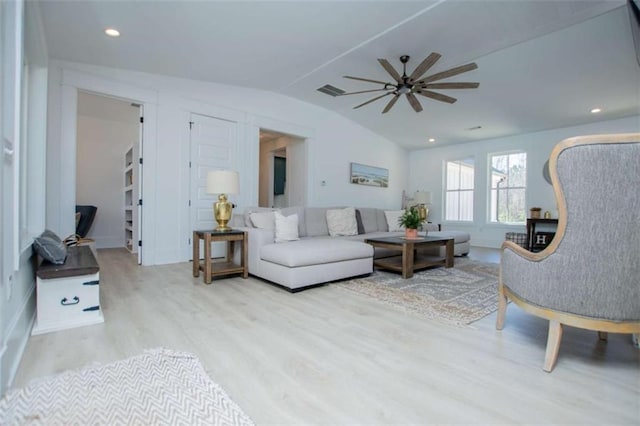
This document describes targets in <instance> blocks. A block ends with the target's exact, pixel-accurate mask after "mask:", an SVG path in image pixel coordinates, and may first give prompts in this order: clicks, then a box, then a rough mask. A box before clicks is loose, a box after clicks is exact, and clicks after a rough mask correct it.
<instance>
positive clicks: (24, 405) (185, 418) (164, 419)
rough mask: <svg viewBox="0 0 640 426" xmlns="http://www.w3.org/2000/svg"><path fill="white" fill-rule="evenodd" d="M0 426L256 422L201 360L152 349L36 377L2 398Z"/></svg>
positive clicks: (183, 353)
mask: <svg viewBox="0 0 640 426" xmlns="http://www.w3.org/2000/svg"><path fill="white" fill-rule="evenodd" d="M0 424H3V425H14V424H16V425H18V424H19V425H22V424H43V425H85V424H100V425H205V424H206V425H253V422H252V421H251V419H250V418H249V417H248V416H247V415H246V414H244V413H243V412H242V410H241V409H240V407H238V405H236V404H235V403H234V402H233V401H232V400H231V399H230V398H229V396H228V395H227V394H226V392H225V391H224V390H223V389H222V388H221V387H220V386H219V385H217V384H216V383H214V382H213V381H212V380H211V379H210V378H209V376H208V375H207V373H206V372H205V371H204V368H203V367H202V365H201V364H200V361H199V360H198V358H197V357H196V356H195V355H193V354H189V353H185V352H176V351H171V350H167V349H153V350H148V351H145V352H144V353H143V354H142V355H138V356H135V357H132V358H128V359H125V360H123V361H118V362H114V363H111V364H107V365H98V366H91V367H86V368H83V369H80V370H74V371H67V372H65V373H62V374H60V375H58V376H55V377H51V378H45V379H38V380H34V381H32V382H31V383H30V384H29V385H27V386H26V387H25V388H23V389H19V390H14V391H11V392H9V393H8V394H7V395H6V396H5V397H4V398H3V399H2V400H0Z"/></svg>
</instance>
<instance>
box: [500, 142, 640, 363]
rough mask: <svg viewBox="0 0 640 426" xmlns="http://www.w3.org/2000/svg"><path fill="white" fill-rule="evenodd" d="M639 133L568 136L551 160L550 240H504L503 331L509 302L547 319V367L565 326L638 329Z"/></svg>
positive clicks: (631, 331) (623, 330) (617, 330)
mask: <svg viewBox="0 0 640 426" xmlns="http://www.w3.org/2000/svg"><path fill="white" fill-rule="evenodd" d="M639 165H640V134H639V133H635V134H619V135H597V136H584V137H577V138H571V139H566V140H564V141H562V142H560V143H559V144H558V145H557V146H556V147H555V148H554V149H553V151H552V153H551V158H550V161H549V168H550V172H551V179H552V183H553V189H554V192H555V196H556V201H557V203H558V213H559V218H558V229H557V232H556V236H555V237H554V239H553V241H552V242H551V244H550V245H549V246H548V247H547V248H545V249H544V250H543V251H541V252H539V253H531V252H529V251H527V250H525V249H523V248H522V247H520V246H518V245H516V244H515V243H513V242H511V241H505V242H504V243H503V244H502V259H501V265H500V282H499V290H498V291H499V295H498V298H499V308H498V318H497V321H496V328H497V329H498V330H501V329H502V327H503V325H504V320H505V314H506V310H507V300H508V299H510V300H511V301H513V302H514V303H515V304H516V305H518V306H519V307H520V308H522V309H523V310H525V311H527V312H529V313H531V314H534V315H537V316H539V317H542V318H546V319H548V320H549V335H548V339H547V350H546V355H545V361H544V370H545V371H547V372H550V371H551V370H553V367H554V366H555V363H556V360H557V357H558V350H559V347H560V340H561V338H562V328H563V326H564V325H568V326H572V327H579V328H584V329H588V330H596V331H598V332H599V335H600V338H602V339H604V340H606V335H607V334H606V333H607V332H612V333H628V334H634V333H635V334H637V333H640V190H639V189H638V188H640V166H639Z"/></svg>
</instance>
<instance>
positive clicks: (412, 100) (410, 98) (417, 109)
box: [407, 92, 422, 112]
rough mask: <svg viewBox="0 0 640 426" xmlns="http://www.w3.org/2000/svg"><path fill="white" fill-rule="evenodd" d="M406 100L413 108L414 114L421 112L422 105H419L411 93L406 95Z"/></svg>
mask: <svg viewBox="0 0 640 426" xmlns="http://www.w3.org/2000/svg"><path fill="white" fill-rule="evenodd" d="M407 100H408V101H409V103H410V104H411V106H412V107H413V109H414V111H415V112H420V111H422V105H420V102H419V101H418V98H416V97H415V96H414V95H413V93H411V92H409V93H407Z"/></svg>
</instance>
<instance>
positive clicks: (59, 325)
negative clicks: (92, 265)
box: [31, 272, 104, 335]
mask: <svg viewBox="0 0 640 426" xmlns="http://www.w3.org/2000/svg"><path fill="white" fill-rule="evenodd" d="M99 284H100V273H99V272H98V273H95V274H91V275H82V276H77V277H68V278H56V279H42V278H40V277H37V279H36V306H37V316H36V323H35V325H34V327H33V330H32V332H31V334H33V335H36V334H43V333H49V332H52V331H58V330H65V329H68V328H75V327H80V326H84V325H91V324H99V323H101V322H104V316H103V315H102V311H101V310H100V285H99Z"/></svg>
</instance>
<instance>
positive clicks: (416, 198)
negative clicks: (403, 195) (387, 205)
mask: <svg viewBox="0 0 640 426" xmlns="http://www.w3.org/2000/svg"><path fill="white" fill-rule="evenodd" d="M413 203H414V205H415V207H416V208H417V209H418V214H419V215H420V219H422V221H423V222H424V221H426V220H427V217H429V208H428V207H427V204H431V193H430V192H426V191H416V193H415V194H414V195H413Z"/></svg>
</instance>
